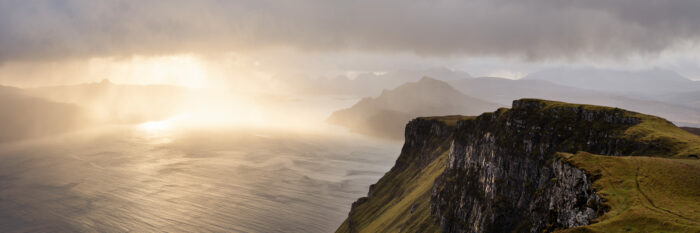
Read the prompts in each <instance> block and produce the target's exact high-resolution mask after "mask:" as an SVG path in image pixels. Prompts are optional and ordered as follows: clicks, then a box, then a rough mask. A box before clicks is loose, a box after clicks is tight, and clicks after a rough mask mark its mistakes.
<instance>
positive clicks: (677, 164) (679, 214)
mask: <svg viewBox="0 0 700 233" xmlns="http://www.w3.org/2000/svg"><path fill="white" fill-rule="evenodd" d="M560 155H561V156H562V157H564V159H565V160H566V161H568V162H569V163H570V164H572V165H574V166H576V167H579V168H581V169H583V170H584V171H586V173H587V174H589V175H590V176H591V177H596V178H597V179H595V181H594V183H593V186H594V189H595V190H596V193H598V195H600V196H601V197H602V198H604V199H605V200H606V201H605V202H604V204H605V205H606V206H607V208H609V210H608V211H607V212H606V213H605V214H604V215H602V216H601V217H599V218H597V219H595V220H594V224H591V225H588V226H583V227H579V228H573V229H568V230H565V231H564V232H700V160H697V159H666V158H655V157H646V156H625V157H616V156H615V157H614V156H602V155H593V154H589V153H585V152H579V153H577V154H575V155H572V154H565V153H562V154H560Z"/></svg>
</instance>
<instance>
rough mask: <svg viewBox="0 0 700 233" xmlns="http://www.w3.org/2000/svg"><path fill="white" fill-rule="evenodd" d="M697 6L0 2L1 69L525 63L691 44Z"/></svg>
mask: <svg viewBox="0 0 700 233" xmlns="http://www.w3.org/2000/svg"><path fill="white" fill-rule="evenodd" d="M697 12H700V1H697V0H616V1H611V0H588V1H556V0H524V1H523V0H519V1H516V0H471V1H467V0H436V1H424V0H386V1H374V0H355V1H331V0H286V1H273V0H240V1H221V0H202V1H187V0H168V1H166V0H152V1H117V0H104V1H92V0H54V1H50V0H46V1H38V0H0V61H7V60H37V59H56V58H66V57H93V56H122V55H124V56H129V55H132V54H163V53H182V52H202V53H207V52H219V51H242V50H251V49H252V50H255V49H260V48H277V47H284V48H294V49H299V50H303V51H346V50H352V51H369V52H378V53H396V52H402V53H405V52H409V53H415V54H419V55H425V56H442V57H449V56H482V55H488V56H509V57H513V56H515V57H520V58H524V59H539V60H546V59H570V58H577V57H613V58H618V57H625V56H628V55H638V54H658V53H660V52H663V51H666V50H668V49H671V48H674V47H677V46H682V45H687V44H691V45H693V46H696V45H697V44H698V41H699V40H700V14H697Z"/></svg>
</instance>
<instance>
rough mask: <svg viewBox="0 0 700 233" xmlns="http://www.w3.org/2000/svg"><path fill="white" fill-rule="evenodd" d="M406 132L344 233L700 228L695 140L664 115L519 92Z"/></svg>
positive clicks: (420, 121)
mask: <svg viewBox="0 0 700 233" xmlns="http://www.w3.org/2000/svg"><path fill="white" fill-rule="evenodd" d="M405 135H406V140H405V144H404V146H403V148H402V150H401V155H400V156H399V158H398V159H397V161H396V164H395V165H394V167H393V168H392V169H391V170H390V171H389V172H387V173H386V174H385V175H384V177H382V178H381V179H380V180H379V181H378V182H377V183H376V184H374V185H371V186H370V189H369V192H368V195H367V197H363V198H360V199H359V200H358V201H356V202H355V203H353V205H352V208H351V211H350V213H349V215H348V218H347V219H346V221H345V222H344V223H343V224H342V225H341V226H340V227H339V228H338V230H337V232H438V231H441V232H557V231H562V232H698V231H700V222H698V220H697V219H700V211H698V210H700V201H699V200H698V197H699V196H700V195H699V194H700V183H699V182H698V181H699V180H700V160H698V159H697V157H698V155H700V137H698V136H697V135H693V134H690V133H688V132H686V131H684V130H682V129H680V128H678V127H676V126H675V125H673V124H672V123H670V122H668V121H666V120H664V119H662V118H659V117H655V116H651V115H645V114H640V113H636V112H631V111H626V110H622V109H619V108H610V107H602V106H594V105H580V104H569V103H563V102H554V101H544V100H538V99H521V100H516V101H514V102H513V105H512V108H510V109H506V108H501V109H499V110H497V111H495V112H489V113H484V114H482V115H479V116H477V117H465V116H449V117H422V118H417V119H414V120H412V121H411V122H410V123H409V124H408V125H407V126H406V134H405Z"/></svg>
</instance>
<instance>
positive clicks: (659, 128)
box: [521, 99, 700, 158]
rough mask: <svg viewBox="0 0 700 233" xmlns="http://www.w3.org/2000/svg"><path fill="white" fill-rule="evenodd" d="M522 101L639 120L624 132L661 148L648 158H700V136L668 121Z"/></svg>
mask: <svg viewBox="0 0 700 233" xmlns="http://www.w3.org/2000/svg"><path fill="white" fill-rule="evenodd" d="M521 101H530V102H538V103H540V104H541V106H542V108H541V109H540V111H546V110H551V109H572V108H582V109H585V110H589V111H606V112H611V113H614V112H619V113H622V114H623V115H624V116H626V117H634V118H638V119H640V123H639V124H636V125H632V126H631V127H629V128H627V129H626V130H625V131H624V138H626V139H628V140H630V141H639V142H644V143H647V144H651V145H655V146H656V147H658V148H660V151H659V152H658V153H654V154H647V156H652V157H673V158H688V157H694V158H697V157H700V136H698V135H695V134H692V133H690V132H688V131H685V130H683V129H681V128H679V127H677V126H676V125H674V124H673V123H671V122H669V121H668V120H666V119H663V118H660V117H657V116H652V115H646V114H642V113H637V112H632V111H626V110H623V109H619V108H613V107H605V106H597V105H586V104H572V103H565V102H559V101H551V100H540V99H522V100H521Z"/></svg>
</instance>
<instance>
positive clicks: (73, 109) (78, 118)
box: [0, 87, 87, 142]
mask: <svg viewBox="0 0 700 233" xmlns="http://www.w3.org/2000/svg"><path fill="white" fill-rule="evenodd" d="M85 124H87V122H86V118H85V115H84V114H83V111H82V109H80V108H79V107H77V106H75V105H72V104H64V103H56V102H52V101H48V100H44V99H40V98H35V97H31V96H28V95H26V93H25V92H24V91H23V90H21V89H18V88H12V87H0V142H5V141H11V140H20V139H27V138H34V137H40V136H46V135H51V134H57V133H63V132H68V131H71V130H74V129H76V128H79V127H82V126H84V125H85Z"/></svg>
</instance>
